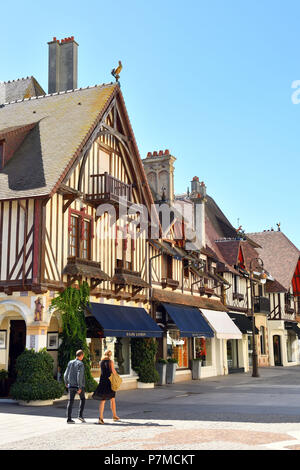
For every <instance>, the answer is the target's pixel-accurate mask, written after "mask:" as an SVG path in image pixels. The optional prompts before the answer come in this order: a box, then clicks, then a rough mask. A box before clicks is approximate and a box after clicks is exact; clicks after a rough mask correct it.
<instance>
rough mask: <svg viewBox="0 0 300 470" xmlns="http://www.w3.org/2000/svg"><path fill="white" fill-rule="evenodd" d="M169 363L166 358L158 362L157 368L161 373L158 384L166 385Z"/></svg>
mask: <svg viewBox="0 0 300 470" xmlns="http://www.w3.org/2000/svg"><path fill="white" fill-rule="evenodd" d="M167 364H168V361H166V360H165V359H158V361H157V362H156V370H157V372H158V374H159V380H158V382H157V385H166V374H167Z"/></svg>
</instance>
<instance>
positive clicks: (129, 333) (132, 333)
mask: <svg viewBox="0 0 300 470" xmlns="http://www.w3.org/2000/svg"><path fill="white" fill-rule="evenodd" d="M126 336H133V337H137V336H138V337H140V336H146V333H137V332H130V331H127V333H126Z"/></svg>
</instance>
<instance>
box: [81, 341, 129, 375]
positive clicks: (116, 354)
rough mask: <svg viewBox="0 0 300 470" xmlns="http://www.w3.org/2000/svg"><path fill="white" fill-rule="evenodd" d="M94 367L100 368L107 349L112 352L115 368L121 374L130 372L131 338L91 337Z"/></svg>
mask: <svg viewBox="0 0 300 470" xmlns="http://www.w3.org/2000/svg"><path fill="white" fill-rule="evenodd" d="M89 349H90V357H91V366H92V369H99V374H100V361H101V359H102V357H103V356H104V353H105V351H107V350H110V351H111V352H112V359H113V361H114V364H115V368H116V370H117V372H118V373H119V374H120V375H129V374H130V338H115V337H106V338H91V340H90V342H89Z"/></svg>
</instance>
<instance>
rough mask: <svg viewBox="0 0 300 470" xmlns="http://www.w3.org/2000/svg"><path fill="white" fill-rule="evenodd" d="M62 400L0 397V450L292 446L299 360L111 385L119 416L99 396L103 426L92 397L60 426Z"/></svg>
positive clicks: (297, 432)
mask: <svg viewBox="0 0 300 470" xmlns="http://www.w3.org/2000/svg"><path fill="white" fill-rule="evenodd" d="M65 406H66V402H58V403H56V404H55V405H54V406H47V407H24V406H19V405H17V404H7V403H3V402H2V403H1V400H0V450H4V449H7V450H14V449H28V450H31V449H39V450H43V449H47V450H51V449H53V450H54V449H57V450H58V449H61V450H65V449H91V450H112V451H113V450H126V451H127V450H133V449H134V450H204V449H206V450H208V449H209V450H259V449H260V450H300V367H290V368H284V369H283V368H277V367H275V368H265V369H260V377H259V378H253V377H251V374H233V375H230V376H226V377H214V378H210V379H203V380H201V381H191V382H184V383H181V384H174V385H168V386H164V387H156V388H155V389H154V390H133V391H123V392H119V393H118V394H117V406H118V414H119V416H120V418H121V421H120V422H116V423H114V422H113V421H112V419H111V412H110V409H109V404H108V403H107V405H106V410H105V415H104V417H105V425H96V422H97V417H98V410H97V408H98V403H97V402H95V401H93V400H88V401H87V405H86V412H85V416H86V420H87V423H86V424H82V423H80V422H79V421H78V420H76V424H75V425H68V424H67V423H66V419H65ZM76 412H77V402H76V403H75V406H74V417H75V416H76Z"/></svg>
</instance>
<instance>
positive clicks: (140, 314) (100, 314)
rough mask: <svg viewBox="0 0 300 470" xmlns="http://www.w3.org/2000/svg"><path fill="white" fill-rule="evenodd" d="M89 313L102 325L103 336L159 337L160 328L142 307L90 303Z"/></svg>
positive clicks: (160, 334) (160, 333)
mask: <svg viewBox="0 0 300 470" xmlns="http://www.w3.org/2000/svg"><path fill="white" fill-rule="evenodd" d="M89 310H90V312H91V314H92V315H93V316H94V317H95V318H96V320H97V322H98V323H99V325H100V326H101V327H102V330H103V334H104V336H116V337H129V338H131V337H133V338H135V337H137V338H150V337H152V338H153V337H154V338H160V337H161V336H162V329H161V328H160V327H159V326H158V325H157V323H155V321H154V320H153V319H152V318H151V317H150V315H148V313H147V312H146V310H145V309H144V308H136V307H125V306H123V305H111V304H98V303H91V304H90V308H89Z"/></svg>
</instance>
